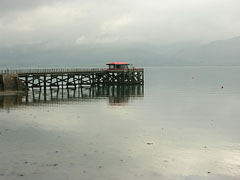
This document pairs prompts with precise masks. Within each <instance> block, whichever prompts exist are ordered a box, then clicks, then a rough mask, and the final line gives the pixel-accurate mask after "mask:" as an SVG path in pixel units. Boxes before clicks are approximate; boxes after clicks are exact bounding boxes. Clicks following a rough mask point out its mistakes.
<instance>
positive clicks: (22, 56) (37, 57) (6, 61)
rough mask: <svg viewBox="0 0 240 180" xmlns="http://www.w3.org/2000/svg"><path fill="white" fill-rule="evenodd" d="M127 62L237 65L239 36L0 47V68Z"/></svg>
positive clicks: (100, 64)
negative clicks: (193, 40)
mask: <svg viewBox="0 0 240 180" xmlns="http://www.w3.org/2000/svg"><path fill="white" fill-rule="evenodd" d="M110 61H127V62H129V63H133V64H134V65H136V66H165V65H167V66H169V65H240V37H235V38H232V39H227V40H219V41H214V42H211V43H207V44H199V43H178V44H168V45H166V44H165V45H163V44H162V45H161V44H146V43H142V44H139V43H138V44H108V45H72V46H68V47H61V46H59V47H51V46H50V45H49V44H47V45H46V44H37V45H18V46H14V47H8V48H6V47H5V48H0V68H14V67H65V66H68V67H71V66H72V67H76V66H79V67H83V66H91V67H93V66H95V67H99V66H104V65H105V64H106V63H108V62H110Z"/></svg>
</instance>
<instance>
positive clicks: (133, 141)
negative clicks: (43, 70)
mask: <svg viewBox="0 0 240 180" xmlns="http://www.w3.org/2000/svg"><path fill="white" fill-rule="evenodd" d="M239 77H240V68H239V67H162V68H147V69H145V85H144V89H143V88H142V87H125V88H117V87H115V88H112V87H111V88H107V89H99V90H96V89H95V90H94V89H93V90H92V89H89V88H85V89H83V90H82V91H81V90H77V91H75V92H74V91H73V90H70V91H69V92H66V91H65V92H63V93H61V92H59V93H58V92H57V91H56V90H55V91H52V92H49V93H48V96H47V97H46V99H45V100H44V98H43V97H42V95H41V93H40V92H38V91H35V92H34V96H33V94H32V92H29V97H28V99H26V97H21V96H19V97H15V96H7V97H0V179H1V180H5V179H6V180H12V179H24V180H33V179H34V180H46V179H51V180H79V179H83V180H93V179H98V180H155V179H156V180H159V179H164V180H165V179H166V180H168V179H169V180H175V179H179V180H185V179H187V180H205V179H213V180H237V179H240V110H239V109H240V81H239Z"/></svg>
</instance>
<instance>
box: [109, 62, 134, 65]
mask: <svg viewBox="0 0 240 180" xmlns="http://www.w3.org/2000/svg"><path fill="white" fill-rule="evenodd" d="M114 64H120V65H122V64H123V65H129V63H126V62H111V63H108V64H107V65H114Z"/></svg>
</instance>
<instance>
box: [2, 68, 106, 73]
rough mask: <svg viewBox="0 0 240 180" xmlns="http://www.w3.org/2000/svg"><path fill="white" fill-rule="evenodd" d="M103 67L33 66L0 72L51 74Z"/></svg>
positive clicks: (94, 69)
mask: <svg viewBox="0 0 240 180" xmlns="http://www.w3.org/2000/svg"><path fill="white" fill-rule="evenodd" d="M100 71H104V68H44V69H43V68H41V69H40V68H33V69H4V70H0V74H48V73H49V74H51V73H72V72H100Z"/></svg>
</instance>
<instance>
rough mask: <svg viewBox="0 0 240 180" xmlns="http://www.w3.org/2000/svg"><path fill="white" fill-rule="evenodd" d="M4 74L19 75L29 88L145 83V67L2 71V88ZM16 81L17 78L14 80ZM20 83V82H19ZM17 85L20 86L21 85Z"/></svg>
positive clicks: (4, 84) (0, 74)
mask: <svg viewBox="0 0 240 180" xmlns="http://www.w3.org/2000/svg"><path fill="white" fill-rule="evenodd" d="M4 76H13V77H17V78H18V79H19V80H20V82H21V84H23V85H24V86H25V87H26V88H27V89H31V88H32V89H35V88H38V89H40V90H41V89H43V90H44V91H45V92H46V89H52V88H57V89H59V88H61V89H64V88H67V89H69V88H71V89H76V88H77V87H83V86H91V87H94V86H105V85H143V84H144V69H142V68H127V69H104V68H46V69H11V70H2V71H0V86H1V87H0V89H2V90H4V87H6V86H7V84H6V83H8V82H4ZM14 82H15V80H14ZM18 84H19V83H18ZM18 84H17V85H16V86H19V85H18Z"/></svg>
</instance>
